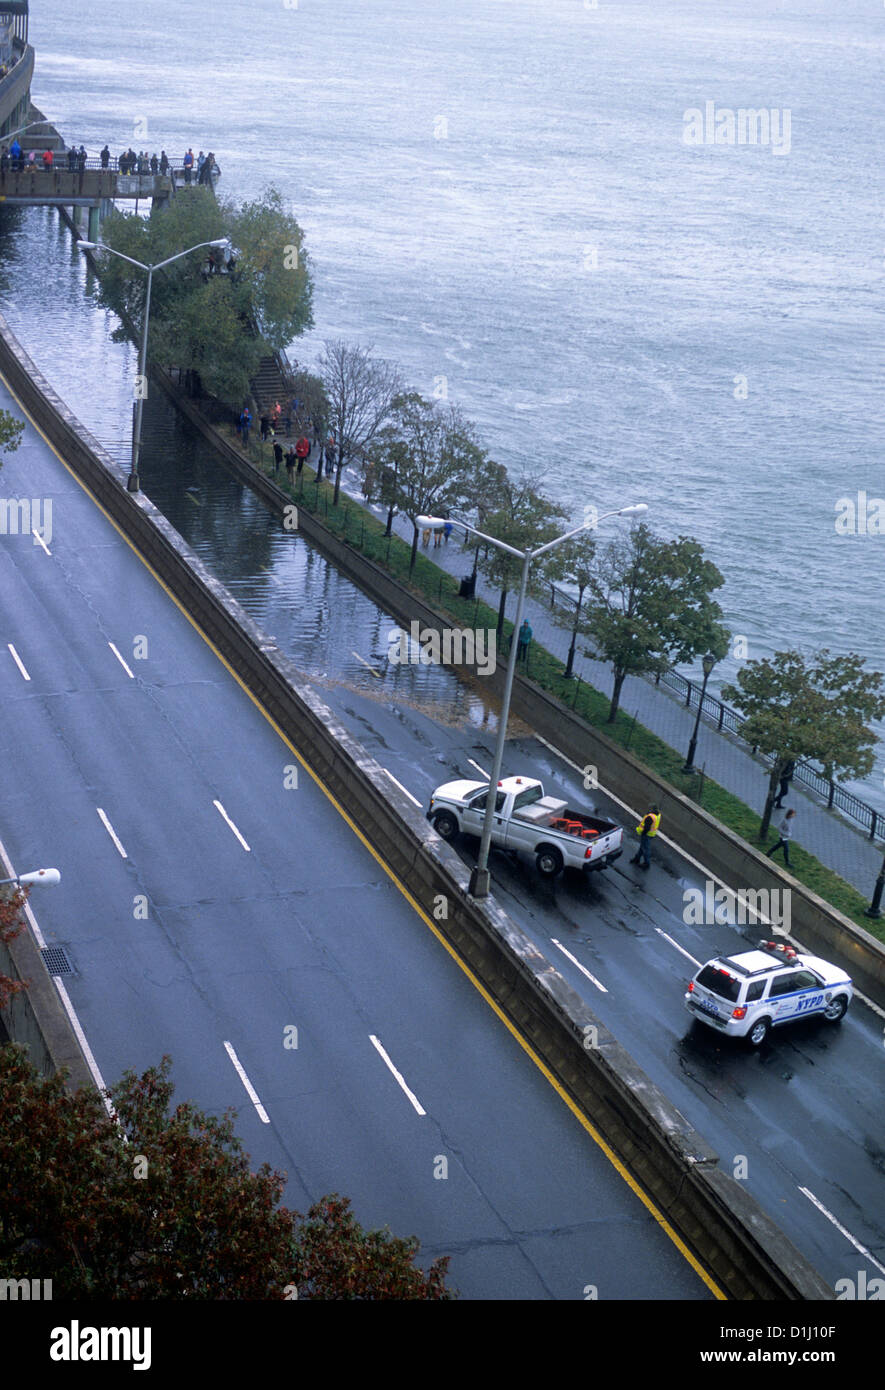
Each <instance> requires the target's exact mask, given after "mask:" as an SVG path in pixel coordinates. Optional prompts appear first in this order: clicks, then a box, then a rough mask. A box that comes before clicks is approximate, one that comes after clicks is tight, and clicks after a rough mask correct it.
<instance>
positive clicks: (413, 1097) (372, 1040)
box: [369, 1033, 427, 1115]
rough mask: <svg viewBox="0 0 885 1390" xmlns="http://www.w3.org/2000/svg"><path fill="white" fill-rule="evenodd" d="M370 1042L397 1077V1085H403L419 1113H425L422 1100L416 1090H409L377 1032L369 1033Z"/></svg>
mask: <svg viewBox="0 0 885 1390" xmlns="http://www.w3.org/2000/svg"><path fill="white" fill-rule="evenodd" d="M369 1042H370V1043H371V1044H372V1046H373V1047H374V1049H375V1051H376V1052H377V1053H378V1055H379V1056H380V1057H381V1059H382V1061H383V1062H384V1065H385V1066H386V1067H387V1068H388V1070H389V1071H390V1072H391V1073H392V1075H393V1076H394V1077H395V1078H396V1081H397V1085H399V1086H401V1087H402V1089H403V1090H404V1091H405V1093H406V1095H407V1096H408V1097H409V1100H410V1101H411V1102H412V1104H413V1105H414V1107H415V1109H416V1110H417V1112H418V1114H419V1115H425V1114H426V1113H427V1112H426V1111H425V1109H424V1107H423V1106H422V1105H421V1102H420V1101H419V1100H418V1097H417V1096H416V1095H415V1093H414V1091H411V1090H409V1087H408V1086H407V1085H406V1083H405V1079H404V1078H403V1075H402V1073H401V1072H398V1071H397V1069H396V1067H395V1066H394V1065H393V1063H392V1062H391V1060H390V1058H389V1057H388V1055H387V1053H386V1052H385V1051H384V1048H383V1047H382V1046H381V1044H380V1042H379V1041H378V1039H377V1038H376V1037H375V1034H374V1033H370V1034H369Z"/></svg>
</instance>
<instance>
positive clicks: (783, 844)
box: [768, 811, 796, 869]
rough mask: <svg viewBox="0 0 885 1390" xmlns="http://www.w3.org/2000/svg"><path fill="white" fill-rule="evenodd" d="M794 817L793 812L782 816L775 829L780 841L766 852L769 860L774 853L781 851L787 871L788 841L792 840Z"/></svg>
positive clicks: (788, 859) (788, 864)
mask: <svg viewBox="0 0 885 1390" xmlns="http://www.w3.org/2000/svg"><path fill="white" fill-rule="evenodd" d="M795 815H796V812H795V811H788V812H787V814H786V815H785V816H784V818H783V820H782V821H781V823H780V825H779V826H778V828H777V833H778V834H779V835H780V839H779V840H778V842H777V844H776V845H772V847H771V849H770V850H769V851H768V857H769V859H773V858H774V854H775V851H776V850H779V849H782V850H783V852H784V863H785V864H786V866H787V868H788V869H789V868H790V841H791V839H792V838H793V820H794V818H795Z"/></svg>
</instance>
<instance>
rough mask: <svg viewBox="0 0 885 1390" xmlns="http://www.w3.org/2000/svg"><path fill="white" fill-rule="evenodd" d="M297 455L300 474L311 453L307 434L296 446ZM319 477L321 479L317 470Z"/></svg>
mask: <svg viewBox="0 0 885 1390" xmlns="http://www.w3.org/2000/svg"><path fill="white" fill-rule="evenodd" d="M295 453H296V455H297V458H298V472H299V473H300V472H301V470H302V468H303V467H304V460H305V459H306V458H307V457H308V455H309V453H310V440H309V439H308V437H307V435H306V434H303V435H302V436H301V438H300V439H299V440H298V443H297V444H296V445H295ZM317 477H319V470H317Z"/></svg>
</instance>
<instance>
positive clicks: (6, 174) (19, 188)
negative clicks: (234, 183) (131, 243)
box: [0, 0, 197, 203]
mask: <svg viewBox="0 0 885 1390" xmlns="http://www.w3.org/2000/svg"><path fill="white" fill-rule="evenodd" d="M0 3H2V0H0ZM33 153H34V158H33V160H31V159H30V157H29V156H28V155H24V156H23V157H22V158H21V159H18V160H11V159H8V158H7V157H6V156H2V157H0V198H2V199H3V200H4V201H15V200H17V199H18V200H21V201H23V202H41V201H48V200H51V201H53V202H62V203H64V202H65V200H66V199H68V200H75V201H79V202H93V203H97V202H99V201H100V200H102V199H113V198H162V197H166V196H168V195H169V193H170V192H172V191H173V185H174V188H184V187H186V186H187V180H186V178H185V171H184V170H183V169H181V168H175V167H172V166H170V168H169V170H168V172H167V173H166V175H165V176H164V175H163V174H159V173H158V174H153V173H135V174H128V173H127V174H121V173H120V171H119V161H118V160H116V159H115V160H112V161H111V162H110V163H109V164H108V166H107V167H104V166H103V165H102V162H101V160H100V159H95V158H87V159H86V160H85V161H83V162H82V164H81V162H80V161H77V163H76V164H75V165H74V166H73V167H71V165H70V164H69V162H68V156H67V152H66V151H64V150H62V151H60V152H58V153H57V154H56V155H55V157H54V158H53V161H52V164H50V165H48V166H46V165H45V164H44V161H43V159H42V156H41V154H40V153H39V152H37V151H34V152H33ZM192 186H193V187H196V186H197V180H196V179H193V181H192Z"/></svg>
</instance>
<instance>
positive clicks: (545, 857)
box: [535, 845, 563, 878]
mask: <svg viewBox="0 0 885 1390" xmlns="http://www.w3.org/2000/svg"><path fill="white" fill-rule="evenodd" d="M562 863H563V861H562V855H561V854H560V852H559V850H558V849H557V848H556V846H555V845H545V846H544V847H543V849H539V850H538V854H537V857H536V859H535V864H536V865H537V868H538V873H539V874H540V875H541V877H542V878H555V877H556V875H557V874H558V873H560V872H561V870H562Z"/></svg>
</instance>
